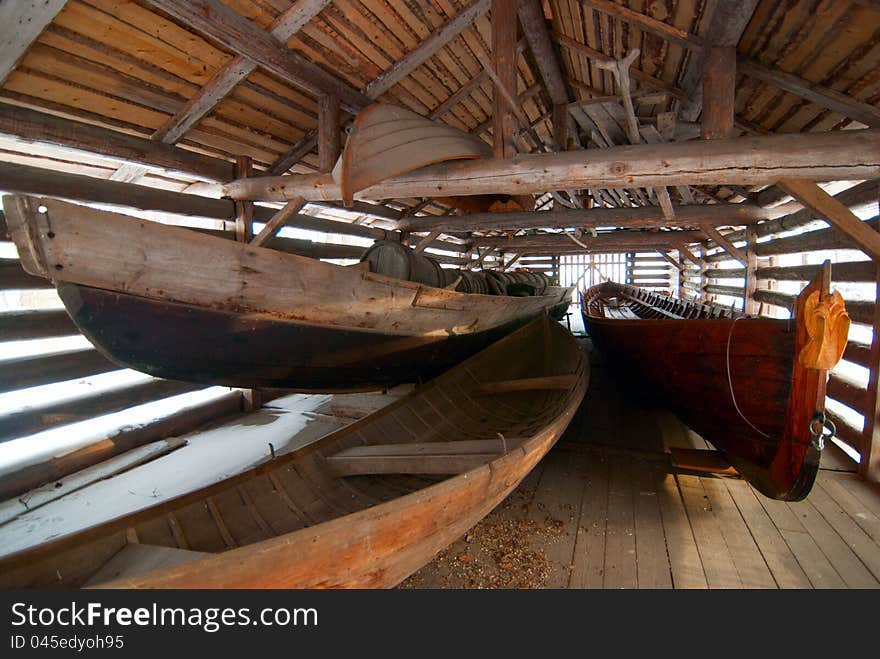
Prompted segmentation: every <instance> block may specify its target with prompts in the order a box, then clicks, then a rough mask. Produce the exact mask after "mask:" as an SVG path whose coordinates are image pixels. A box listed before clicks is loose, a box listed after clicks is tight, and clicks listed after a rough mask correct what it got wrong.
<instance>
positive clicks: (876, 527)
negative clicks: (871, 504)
mask: <svg viewBox="0 0 880 659" xmlns="http://www.w3.org/2000/svg"><path fill="white" fill-rule="evenodd" d="M817 485H818V487H820V488H822V490H824V491H825V492H827V493H828V496H830V497H831V498H832V499H834V501H835V502H836V503H837V505H838V506H840V507H841V508H842V509H843V510H845V511H846V513H847V514H848V515H849V516H850V517H851V518H852V519H853V521H855V523H856V524H858V525H859V526H860V527H861V529H862V530H863V531H864V532H865V533H867V534H868V535H869V536H870V537H871V538H872V539H873V540H874V542H876V543H877V544H878V545H880V516H878V515H877V514H875V513H874V512H873V511H872V510H871V509H870V508H868V506H866V505H864V503H862V501H861V500H860V499H859V498H858V497H857V496H855V494H853V492H852V488H851V487H848V484H847V483H844V482H841V480H840V479H838V478H822V479H820V481H819V482H818V483H817Z"/></svg>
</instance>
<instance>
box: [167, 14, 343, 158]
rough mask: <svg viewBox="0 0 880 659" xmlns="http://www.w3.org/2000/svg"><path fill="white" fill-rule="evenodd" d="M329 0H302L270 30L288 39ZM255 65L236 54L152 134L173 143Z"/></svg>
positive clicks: (224, 96)
mask: <svg viewBox="0 0 880 659" xmlns="http://www.w3.org/2000/svg"><path fill="white" fill-rule="evenodd" d="M329 2H330V0H301V1H300V2H298V3H296V4H295V5H294V6H293V7H291V8H290V9H288V10H287V11H286V12H284V13H283V14H281V15H280V16H279V17H278V18H277V19H276V20H275V22H274V23H273V24H272V27H270V28H269V34H271V35H272V36H273V37H274V38H275V39H277V40H278V41H279V42H280V43H287V41H288V40H289V39H290V38H291V37H292V36H293V35H294V34H296V33H297V32H299V30H300V29H301V28H302V27H303V26H305V25H306V24H308V22H309V21H310V20H312V18H313V17H315V16H316V15H317V14H318V13H320V11H321V10H322V9H324V7H326V6H327V4H329ZM256 68H257V63H256V62H254V61H252V60H250V59H248V58H247V57H244V56H242V55H236V56H235V57H234V58H232V61H230V62H229V63H228V64H226V66H224V67H223V68H221V69H220V70H218V71H217V72H216V73H215V74H214V75H213V76H212V77H211V79H210V80H209V81H208V82H207V84H205V85H204V86H203V87H202V89H201V90H199V92H198V93H197V94H196V95H195V96H193V97H192V98H191V99H189V101H187V102H186V103H185V104H184V105H183V107H181V108H180V109H179V110H178V111H177V112H176V113H175V115H174V116H173V117H171V118H170V119H169V120H168V121H166V122H165V123H164V124H163V125H162V126H161V127H159V129H158V130H157V131H156V132H155V133H154V134H153V139H154V140H159V141H161V142H165V143H166V144H174V143H175V142H176V141H177V140H179V139H180V138H181V137H183V135H184V134H185V133H186V132H187V131H188V130H189V129H190V128H192V127H193V126H195V125H196V124H197V123H198V122H199V121H201V120H202V118H204V117H205V116H207V115H208V114H210V113H211V111H212V110H213V109H214V108H215V107H217V105H219V104H220V102H221V101H222V100H223V99H224V98H226V97H227V96H228V95H229V93H230V92H231V91H232V90H233V89H234V88H235V87H236V85H238V83H240V82H242V81H243V80H244V79H245V78H247V77H248V76H249V75H250V74H251V73H253V72H254V71H255V70H256Z"/></svg>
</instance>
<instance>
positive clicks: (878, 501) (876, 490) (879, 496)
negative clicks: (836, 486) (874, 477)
mask: <svg viewBox="0 0 880 659" xmlns="http://www.w3.org/2000/svg"><path fill="white" fill-rule="evenodd" d="M829 478H835V479H837V480H838V481H839V482H840V483H841V484H842V485H843V486H844V487H845V488H846V490H847V492H849V493H850V494H852V495H853V496H854V497H855V498H856V499H858V500H859V501H861V503H862V505H863V506H865V507H866V508H867V509H868V510H870V511H871V512H872V513H874V514H875V515H877V516H878V517H880V483H871V482H869V481H866V480H865V479H864V478H862V477H861V476H859V475H858V474H834V475H833V476H831V475H829Z"/></svg>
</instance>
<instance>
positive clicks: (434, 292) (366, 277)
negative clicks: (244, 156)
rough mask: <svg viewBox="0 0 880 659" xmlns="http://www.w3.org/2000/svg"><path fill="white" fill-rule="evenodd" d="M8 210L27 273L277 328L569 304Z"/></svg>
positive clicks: (400, 328) (109, 220)
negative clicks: (271, 322)
mask: <svg viewBox="0 0 880 659" xmlns="http://www.w3.org/2000/svg"><path fill="white" fill-rule="evenodd" d="M4 208H5V210H6V217H7V222H8V224H9V229H10V233H11V234H12V238H13V240H14V241H15V243H16V245H17V247H18V249H19V254H20V255H21V260H22V266H23V267H24V268H25V270H27V271H28V272H30V273H31V274H37V275H40V276H43V277H46V278H48V279H51V280H53V281H54V282H55V283H56V285H57V284H59V283H62V282H69V283H75V284H81V285H84V286H90V287H93V288H101V289H105V290H108V291H120V292H124V293H127V294H130V295H137V296H141V297H144V298H148V299H152V300H156V301H160V302H177V303H182V304H190V305H195V306H198V307H202V308H204V309H219V310H227V311H232V312H235V313H238V314H250V315H263V316H266V317H271V318H273V319H276V320H290V321H296V322H300V323H303V324H313V325H321V326H327V327H333V328H338V329H349V330H351V329H357V330H361V331H372V332H379V333H386V334H389V335H397V336H401V337H404V336H422V337H428V336H434V337H445V336H449V335H452V334H455V335H458V334H469V333H474V334H476V333H479V332H484V331H489V330H492V329H494V328H496V327H499V326H502V325H505V324H506V323H511V322H514V321H525V320H527V319H529V318H532V317H534V316H535V315H537V314H539V313H541V312H543V311H544V309H546V308H548V307H550V306H552V305H555V304H558V303H560V302H561V301H563V300H564V299H565V298H566V296H567V295H569V294H570V291H569V290H568V289H562V288H553V289H548V293H547V294H546V295H544V296H535V297H507V296H492V295H475V294H464V293H457V292H455V291H450V290H445V289H440V288H431V287H427V286H423V285H421V284H418V283H415V282H408V281H403V280H399V279H393V278H390V277H385V276H382V275H378V274H374V273H370V272H364V271H363V270H361V269H359V268H346V267H342V266H337V265H334V264H331V263H323V262H321V261H315V260H314V259H309V258H306V257H301V256H296V255H293V254H283V253H280V252H277V251H275V250H271V249H265V248H261V247H254V246H251V245H246V244H242V243H236V242H234V241H230V240H224V239H222V238H217V237H215V236H209V235H203V234H200V233H197V232H194V231H190V230H188V229H183V228H179V227H173V226H167V225H160V224H157V223H155V222H149V221H146V220H139V219H136V218H133V217H130V216H126V215H121V214H118V213H108V212H104V211H96V210H93V209H89V208H85V207H82V206H76V205H75V204H68V203H65V202H60V201H57V200H53V199H45V198H43V199H38V198H33V197H22V196H7V197H4ZM41 209H45V212H41ZM328 291H332V294H330V295H328Z"/></svg>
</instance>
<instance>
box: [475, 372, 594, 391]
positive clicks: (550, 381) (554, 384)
mask: <svg viewBox="0 0 880 659" xmlns="http://www.w3.org/2000/svg"><path fill="white" fill-rule="evenodd" d="M577 381H578V376H577V375H575V374H569V375H545V376H543V377H539V378H521V379H519V380H500V381H498V382H486V383H484V384H481V385H480V386H479V388H478V389H477V391H478V392H479V393H481V394H506V393H510V392H513V391H555V390H560V391H570V390H571V389H572V388H574V386H575V385H576V384H577Z"/></svg>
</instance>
